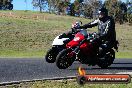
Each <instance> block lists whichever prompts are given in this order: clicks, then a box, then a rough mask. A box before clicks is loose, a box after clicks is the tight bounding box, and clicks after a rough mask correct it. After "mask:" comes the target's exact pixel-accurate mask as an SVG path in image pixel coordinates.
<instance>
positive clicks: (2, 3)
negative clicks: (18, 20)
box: [0, 0, 13, 10]
mask: <svg viewBox="0 0 132 88" xmlns="http://www.w3.org/2000/svg"><path fill="white" fill-rule="evenodd" d="M12 1H13V0H0V10H7V9H8V10H12V9H13V4H12Z"/></svg>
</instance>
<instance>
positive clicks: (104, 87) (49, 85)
mask: <svg viewBox="0 0 132 88" xmlns="http://www.w3.org/2000/svg"><path fill="white" fill-rule="evenodd" d="M131 87H132V82H131V83H129V84H85V85H83V86H81V85H79V84H78V83H77V82H76V80H72V81H68V80H61V81H36V82H24V83H20V84H13V85H6V86H1V87H0V88H131Z"/></svg>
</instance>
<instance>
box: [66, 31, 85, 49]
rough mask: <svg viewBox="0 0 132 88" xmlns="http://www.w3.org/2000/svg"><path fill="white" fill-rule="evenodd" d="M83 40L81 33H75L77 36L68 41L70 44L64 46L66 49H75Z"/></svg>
mask: <svg viewBox="0 0 132 88" xmlns="http://www.w3.org/2000/svg"><path fill="white" fill-rule="evenodd" d="M83 39H85V36H84V35H83V34H82V33H80V32H79V33H77V34H76V35H75V37H74V39H73V40H72V41H70V42H69V43H68V44H67V45H66V47H67V48H72V47H76V46H78V45H79V43H80V42H81V41H82V40H83Z"/></svg>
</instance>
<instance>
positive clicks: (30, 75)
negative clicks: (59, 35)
mask: <svg viewBox="0 0 132 88" xmlns="http://www.w3.org/2000/svg"><path fill="white" fill-rule="evenodd" d="M80 65H81V66H82V67H83V68H85V70H86V72H87V74H108V73H111V74H116V73H120V74H132V59H115V61H114V64H112V65H111V66H110V67H109V68H108V69H100V68H99V67H98V66H87V65H82V64H80V63H79V62H75V63H73V65H72V66H71V67H70V68H68V69H65V70H61V69H58V68H57V67H56V65H55V63H54V64H49V63H47V62H45V60H44V59H40V58H31V59H27V58H21V59H20V58H19V59H17V58H16V59H15V58H8V59H7V58H0V82H11V81H21V80H33V79H44V78H53V77H68V76H76V75H77V73H78V71H77V70H78V67H79V66H80Z"/></svg>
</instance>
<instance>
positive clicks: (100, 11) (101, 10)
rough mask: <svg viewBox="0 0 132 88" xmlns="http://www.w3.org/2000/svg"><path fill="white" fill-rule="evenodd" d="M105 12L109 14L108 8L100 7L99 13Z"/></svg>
mask: <svg viewBox="0 0 132 88" xmlns="http://www.w3.org/2000/svg"><path fill="white" fill-rule="evenodd" d="M101 13H103V14H104V15H105V16H108V10H107V9H106V8H105V7H102V8H101V9H99V14H101Z"/></svg>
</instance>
